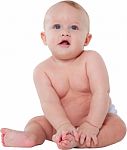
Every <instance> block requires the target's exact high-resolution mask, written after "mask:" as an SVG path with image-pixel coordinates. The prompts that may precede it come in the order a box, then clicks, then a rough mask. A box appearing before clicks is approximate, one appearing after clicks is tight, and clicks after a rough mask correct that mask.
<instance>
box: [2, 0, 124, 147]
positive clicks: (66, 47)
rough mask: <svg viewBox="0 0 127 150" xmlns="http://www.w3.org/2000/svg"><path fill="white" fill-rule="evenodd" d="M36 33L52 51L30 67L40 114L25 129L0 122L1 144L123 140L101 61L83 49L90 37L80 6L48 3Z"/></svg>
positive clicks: (91, 143) (61, 144) (65, 144)
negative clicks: (4, 126)
mask: <svg viewBox="0 0 127 150" xmlns="http://www.w3.org/2000/svg"><path fill="white" fill-rule="evenodd" d="M41 38H42V40H43V43H44V44H45V45H47V46H48V47H49V49H50V51H51V53H52V56H51V57H50V58H48V59H47V60H45V61H43V62H42V63H40V64H39V65H38V66H37V67H36V68H35V70H34V82H35V86H36V89H37V93H38V96H39V98H40V102H41V107H42V110H43V112H44V116H37V117H34V118H33V119H31V120H30V121H29V122H28V123H27V125H26V127H25V129H24V131H16V130H11V129H7V128H2V129H1V133H2V143H3V145H4V146H12V147H33V146H36V145H39V144H42V143H43V142H44V141H45V140H52V141H54V142H55V143H56V144H57V146H58V148H59V149H71V148H74V147H78V148H85V147H91V148H92V147H95V148H96V147H104V146H108V145H111V144H114V143H116V142H119V141H120V140H122V139H123V138H124V136H125V134H126V127H125V124H124V122H123V121H122V120H121V119H120V117H119V116H118V115H117V114H116V110H115V109H114V107H113V105H112V102H111V99H110V96H109V92H110V87H109V79H108V73H107V70H106V67H105V64H104V61H103V59H102V58H101V56H100V55H99V54H98V53H97V52H95V51H92V50H84V47H85V46H87V45H88V44H89V42H90V40H91V38H92V35H91V34H90V33H89V17H88V14H87V12H86V11H85V10H84V8H83V7H81V6H80V5H79V4H77V3H75V2H73V1H68V0H67V1H61V2H58V3H57V4H55V5H53V6H52V7H50V8H49V10H48V11H47V13H46V15H45V19H44V32H42V33H41Z"/></svg>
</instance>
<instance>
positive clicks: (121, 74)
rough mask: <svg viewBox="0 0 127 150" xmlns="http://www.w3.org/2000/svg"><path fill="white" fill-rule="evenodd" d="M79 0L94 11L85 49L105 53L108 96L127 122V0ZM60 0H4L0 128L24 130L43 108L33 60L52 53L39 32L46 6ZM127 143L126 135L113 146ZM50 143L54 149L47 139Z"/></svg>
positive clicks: (1, 7) (1, 12) (0, 14)
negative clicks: (35, 85)
mask: <svg viewBox="0 0 127 150" xmlns="http://www.w3.org/2000/svg"><path fill="white" fill-rule="evenodd" d="M75 1H76V2H78V3H80V4H81V5H82V6H83V7H84V8H85V9H86V10H87V12H88V14H89V15H90V20H91V34H92V35H93V39H92V41H91V43H90V44H89V46H88V47H85V49H92V50H96V51H97V52H99V53H100V54H101V55H102V57H103V59H104V61H105V64H106V66H107V69H108V72H109V78H110V86H111V94H110V96H111V98H112V101H113V103H114V104H115V105H116V108H117V110H118V114H119V115H120V116H121V118H122V119H123V120H124V121H125V123H126V124H127V109H126V107H127V106H126V101H127V67H126V65H127V58H126V57H127V53H126V51H127V45H126V43H127V10H126V0H84V1H83V0H75ZM56 2H59V0H52V1H51V0H46V1H43V0H0V128H1V127H8V128H12V129H17V130H23V128H24V126H25V124H26V123H27V121H28V120H29V119H30V118H32V117H34V116H37V115H41V114H43V112H42V110H41V107H40V102H39V99H38V96H37V93H36V90H35V87H34V83H33V77H32V75H33V69H34V68H35V66H36V65H37V64H38V63H40V62H41V61H43V60H45V59H46V58H47V57H49V56H50V55H51V54H50V51H49V50H48V48H47V47H45V46H44V45H43V43H42V41H41V38H40V32H41V31H43V17H44V14H45V12H46V10H47V9H48V8H49V7H50V6H51V5H52V4H54V3H56ZM125 143H126V144H125ZM50 144H51V145H52V143H50ZM126 145H127V139H126V138H125V139H124V140H123V141H122V142H121V143H118V144H116V145H114V146H111V147H110V148H109V149H111V148H112V149H114V150H120V149H122V148H125V147H126ZM44 146H46V144H44ZM44 146H43V145H42V146H41V148H44ZM53 146H54V145H53ZM35 149H37V147H36V148H35ZM47 149H52V148H49V143H48V144H47ZM55 149H57V148H56V147H55ZM107 149H108V148H107Z"/></svg>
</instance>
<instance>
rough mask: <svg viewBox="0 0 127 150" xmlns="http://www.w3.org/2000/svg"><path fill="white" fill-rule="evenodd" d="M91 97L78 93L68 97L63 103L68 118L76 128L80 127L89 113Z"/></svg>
mask: <svg viewBox="0 0 127 150" xmlns="http://www.w3.org/2000/svg"><path fill="white" fill-rule="evenodd" d="M90 100H91V95H90V94H88V93H87V94H86V93H78V94H73V96H72V95H67V96H66V97H64V98H63V99H62V100H61V102H62V105H63V108H64V110H65V112H66V114H67V117H68V118H69V120H70V121H71V123H72V124H73V125H74V126H79V125H80V124H81V123H82V122H83V120H84V118H85V117H86V116H87V115H88V113H89V108H90Z"/></svg>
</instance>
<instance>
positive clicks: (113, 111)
mask: <svg viewBox="0 0 127 150" xmlns="http://www.w3.org/2000/svg"><path fill="white" fill-rule="evenodd" d="M108 112H109V113H113V114H117V110H116V108H115V105H113V104H111V105H110V107H109V110H108Z"/></svg>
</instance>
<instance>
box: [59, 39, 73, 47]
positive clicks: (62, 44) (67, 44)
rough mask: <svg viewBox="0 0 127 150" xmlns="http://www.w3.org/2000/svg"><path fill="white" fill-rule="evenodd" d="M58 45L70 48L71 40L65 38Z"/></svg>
mask: <svg viewBox="0 0 127 150" xmlns="http://www.w3.org/2000/svg"><path fill="white" fill-rule="evenodd" d="M58 45H59V46H60V47H62V48H68V47H69V46H70V45H71V44H70V41H69V40H67V39H63V40H61V41H60V42H59V43H58Z"/></svg>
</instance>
